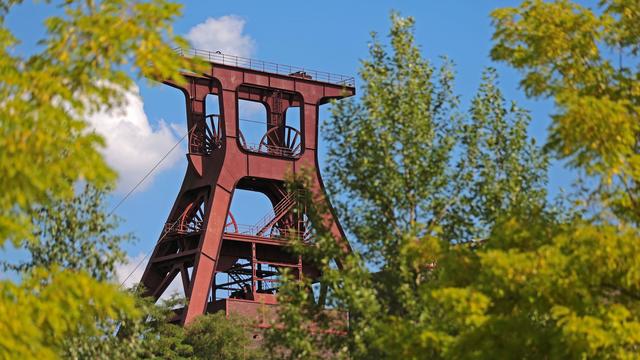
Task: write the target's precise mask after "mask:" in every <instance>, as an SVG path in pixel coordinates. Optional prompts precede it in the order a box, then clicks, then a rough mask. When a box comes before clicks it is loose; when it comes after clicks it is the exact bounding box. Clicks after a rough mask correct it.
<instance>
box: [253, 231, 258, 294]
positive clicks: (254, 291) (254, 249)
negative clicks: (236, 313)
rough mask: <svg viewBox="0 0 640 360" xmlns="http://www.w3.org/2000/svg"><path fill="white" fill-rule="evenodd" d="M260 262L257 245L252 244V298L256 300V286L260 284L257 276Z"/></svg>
mask: <svg viewBox="0 0 640 360" xmlns="http://www.w3.org/2000/svg"><path fill="white" fill-rule="evenodd" d="M257 262H258V258H257V256H256V243H253V242H252V243H251V293H252V294H251V295H252V296H251V298H252V299H255V298H256V285H257V284H258V280H257V274H256V265H257Z"/></svg>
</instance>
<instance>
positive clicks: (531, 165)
mask: <svg viewBox="0 0 640 360" xmlns="http://www.w3.org/2000/svg"><path fill="white" fill-rule="evenodd" d="M391 20H392V27H391V30H390V33H389V37H390V45H391V49H392V50H391V51H388V50H387V48H386V47H385V46H384V45H382V44H381V43H380V41H379V40H378V39H377V37H376V36H375V34H374V37H373V44H371V45H370V59H369V60H365V61H364V62H363V64H362V70H361V72H360V76H361V77H362V79H363V83H364V89H363V92H362V96H361V100H360V101H343V102H339V103H336V104H335V106H334V110H333V116H332V119H331V122H329V123H327V124H325V133H326V134H327V140H328V142H329V152H328V158H327V163H328V164H330V165H329V166H328V167H327V168H326V169H325V172H326V173H328V175H329V189H330V193H331V194H332V195H333V196H334V198H333V199H334V202H335V203H336V204H337V205H336V207H337V210H338V212H339V218H340V219H341V220H342V221H343V223H344V224H345V225H346V228H347V230H348V231H349V232H350V233H351V234H352V237H351V239H352V242H355V244H354V246H353V248H354V249H357V252H354V253H352V254H344V253H343V252H342V251H341V249H340V248H339V247H338V246H337V245H336V243H335V240H334V239H333V238H332V237H331V235H330V234H329V232H328V231H327V228H325V226H323V225H325V224H323V221H322V218H321V217H319V216H318V215H317V214H318V213H322V212H323V211H326V209H320V211H318V212H317V213H316V212H314V211H312V212H311V215H310V218H311V221H312V223H313V224H314V225H315V227H316V233H317V234H316V235H317V236H316V242H315V244H314V246H311V247H310V246H305V245H303V244H297V246H296V249H297V250H298V251H300V252H301V253H303V254H304V255H305V257H306V258H308V259H311V261H313V262H314V263H316V264H318V265H319V266H320V268H321V270H322V277H321V279H320V282H321V287H324V286H327V287H328V288H329V289H330V290H329V295H328V296H327V298H326V299H327V305H329V307H330V308H334V309H336V310H337V311H348V312H349V321H348V324H347V323H345V321H341V320H340V315H339V312H338V313H335V312H334V313H333V315H330V314H331V313H327V312H326V311H325V310H324V309H323V305H324V304H322V301H321V300H319V296H317V294H315V293H313V292H311V291H309V290H308V289H309V286H310V284H304V285H303V286H300V285H299V284H296V283H295V282H293V281H286V282H285V286H284V287H283V289H282V291H281V293H280V295H279V298H280V299H281V310H280V319H279V320H278V321H280V322H283V323H284V324H281V325H282V326H276V327H274V328H273V329H272V330H271V331H270V333H269V337H268V339H269V341H270V342H271V345H272V346H276V345H279V346H281V347H283V351H282V352H279V353H277V354H275V357H280V356H285V357H288V358H305V359H307V358H323V357H326V356H327V354H332V355H333V356H335V357H337V358H341V357H347V358H354V359H369V358H375V359H379V358H389V359H396V358H438V357H447V356H450V355H448V354H452V352H453V351H454V350H452V348H455V345H456V341H457V337H456V335H459V336H460V338H463V336H462V335H463V334H465V333H466V332H467V331H470V330H471V329H473V328H474V326H478V325H480V324H481V323H483V322H484V321H485V318H486V317H487V315H486V314H485V312H486V311H487V309H488V308H489V305H490V304H491V302H490V299H489V297H488V296H486V295H484V294H483V293H481V292H480V291H477V290H475V289H472V288H465V287H464V286H463V284H464V285H468V284H471V283H473V282H474V280H475V279H474V277H475V275H476V274H475V273H474V272H475V271H477V267H478V255H477V253H478V252H479V250H478V249H482V248H483V246H480V245H479V244H482V243H485V242H487V243H488V242H489V241H491V237H492V236H493V232H494V228H495V227H496V226H498V225H499V224H501V221H502V220H501V219H502V217H503V216H504V215H505V214H519V215H520V216H522V217H523V218H524V217H533V216H536V217H542V218H545V219H546V218H547V217H550V215H551V213H552V212H551V210H549V206H548V204H547V200H546V191H545V185H546V166H547V161H546V157H545V156H544V154H543V153H542V152H541V151H540V149H539V148H538V147H536V146H535V145H534V143H533V142H532V141H530V140H529V139H528V138H527V134H526V128H527V125H528V123H529V115H528V114H527V112H526V111H524V110H522V109H520V108H518V107H517V106H516V105H515V104H513V103H511V104H507V103H506V102H505V100H504V98H503V96H502V94H501V92H500V91H499V89H498V87H497V75H496V73H495V71H494V70H492V69H488V70H487V71H486V72H485V73H484V75H483V82H482V85H481V86H480V89H479V90H478V93H477V95H476V97H475V98H474V99H473V101H472V103H471V106H470V109H469V111H468V112H466V113H463V112H462V111H461V110H460V109H459V100H458V97H457V96H456V95H455V94H454V86H453V79H454V76H453V71H452V70H451V68H452V66H451V64H450V62H449V61H447V60H444V62H443V65H442V66H441V67H440V68H439V69H437V70H436V69H435V68H434V67H433V66H432V65H431V64H430V63H429V62H427V61H426V60H424V59H423V58H422V56H421V54H420V50H419V48H418V47H417V46H416V45H415V44H414V38H413V33H412V29H413V19H412V18H402V17H400V16H398V15H397V14H393V15H392V17H391ZM304 182H305V180H304V179H297V180H295V181H294V184H293V186H304V185H305V183H304ZM308 203H309V204H322V203H323V202H322V201H320V200H319V199H311V198H310V199H308ZM314 206H315V205H314ZM313 208H314V207H312V209H313ZM334 260H337V263H338V264H339V265H340V266H339V267H336V266H335V265H334V262H333V261H334ZM458 281H460V283H458ZM464 281H467V282H464ZM451 282H454V283H456V286H457V287H453V286H451V285H449V284H450V283H451ZM463 282H464V283H463ZM316 298H317V299H316ZM336 315H337V317H336Z"/></svg>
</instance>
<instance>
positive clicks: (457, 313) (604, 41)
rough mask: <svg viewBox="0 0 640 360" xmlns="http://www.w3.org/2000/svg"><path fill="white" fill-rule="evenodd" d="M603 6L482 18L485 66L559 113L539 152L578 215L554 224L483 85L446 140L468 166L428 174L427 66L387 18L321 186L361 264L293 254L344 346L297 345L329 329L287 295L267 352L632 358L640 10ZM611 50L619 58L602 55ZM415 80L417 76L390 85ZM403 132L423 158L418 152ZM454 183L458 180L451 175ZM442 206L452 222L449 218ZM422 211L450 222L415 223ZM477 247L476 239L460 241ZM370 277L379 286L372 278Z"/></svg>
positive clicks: (328, 252) (529, 8) (561, 216)
mask: <svg viewBox="0 0 640 360" xmlns="http://www.w3.org/2000/svg"><path fill="white" fill-rule="evenodd" d="M599 7H600V9H598V10H591V9H588V8H586V7H583V6H580V5H577V4H574V3H572V2H570V1H566V0H558V1H552V2H543V1H537V0H534V1H524V2H523V3H522V4H521V5H520V6H519V7H516V8H505V9H499V10H496V11H494V12H493V14H492V16H493V20H494V25H495V27H496V30H495V33H494V39H495V40H496V44H495V46H494V48H493V50H492V56H493V58H494V59H496V60H499V61H505V62H507V63H508V64H510V65H512V66H514V67H515V68H517V69H520V70H521V71H522V72H523V74H524V79H523V80H522V82H521V84H522V87H523V88H524V90H525V92H526V93H527V94H528V95H529V96H545V97H551V98H552V99H553V100H554V101H555V104H556V109H557V112H556V114H555V115H553V116H552V120H553V121H552V125H551V127H550V129H549V140H548V142H547V144H546V147H547V149H549V150H551V151H553V152H554V153H555V154H556V155H557V156H558V157H559V158H562V159H568V160H569V165H570V166H572V167H573V168H574V169H576V170H578V171H579V173H580V175H581V177H582V178H583V179H582V186H583V188H580V189H578V191H577V192H576V193H575V194H573V195H572V199H575V200H576V202H575V204H573V206H572V207H566V206H567V205H563V206H565V207H564V208H560V209H556V210H553V209H551V208H550V206H549V205H548V204H546V201H545V200H544V199H545V198H546V195H545V191H544V189H543V186H544V185H545V181H544V176H543V173H544V168H545V165H546V164H545V163H544V161H542V162H537V161H535V160H536V159H537V158H538V157H539V156H540V155H539V154H540V153H539V152H538V151H537V150H536V149H535V147H533V146H528V145H526V144H525V139H526V133H525V131H524V129H525V127H526V121H525V122H522V121H520V122H518V121H515V122H512V123H509V122H505V119H506V118H505V116H504V115H505V114H508V113H509V112H508V111H506V109H507V108H505V107H504V105H503V104H502V101H501V96H500V95H499V91H497V89H496V87H495V85H494V84H495V81H494V80H493V78H492V77H491V76H487V75H485V80H484V83H483V85H482V86H481V88H480V91H479V94H478V96H476V98H475V100H474V101H473V102H472V106H471V111H470V112H469V113H470V123H468V124H467V125H465V126H463V127H462V128H460V130H461V132H460V133H459V132H456V131H453V135H448V134H451V132H446V131H444V130H443V134H447V135H446V136H451V137H452V138H454V139H458V138H457V137H456V136H458V135H459V136H460V138H459V139H461V140H459V141H460V144H462V146H461V147H459V150H456V151H454V152H453V154H454V156H452V157H451V159H455V158H456V157H457V158H459V159H460V160H461V161H462V166H450V165H449V164H450V163H448V162H436V163H435V164H440V166H439V167H438V166H432V165H430V164H433V161H432V159H433V158H434V155H433V154H439V153H438V151H442V150H443V149H445V150H444V151H443V153H444V154H445V155H446V154H451V152H449V150H448V149H447V148H446V144H449V143H448V142H446V141H445V142H438V141H434V140H432V138H430V137H429V136H425V135H424V134H427V135H429V134H430V133H429V132H425V129H431V127H429V125H430V124H432V122H431V121H432V119H438V117H437V116H434V114H433V113H432V112H430V111H429V109H430V107H428V106H427V105H428V104H431V103H432V101H433V99H438V97H437V96H434V95H431V94H430V89H431V88H433V85H432V83H430V82H422V83H420V80H418V79H419V78H420V76H422V77H424V74H428V72H425V71H420V70H417V69H423V68H424V65H423V64H424V62H422V60H421V59H420V58H419V55H418V52H417V49H416V48H415V47H414V46H413V45H412V38H411V37H406V36H405V37H403V36H400V35H399V34H403V33H404V34H410V32H409V30H410V28H411V21H410V20H408V19H399V18H397V17H394V19H393V20H394V25H393V27H392V31H391V44H392V45H393V48H394V54H393V56H387V55H386V54H385V53H384V51H382V50H380V49H381V48H380V47H379V46H378V45H376V44H374V46H373V47H372V51H371V57H372V58H373V60H372V61H367V62H365V63H364V70H363V78H364V80H365V82H366V85H365V87H366V91H365V94H364V95H363V99H362V105H352V104H346V105H342V104H340V105H338V106H337V108H336V109H337V110H336V112H335V114H334V119H333V121H334V123H335V125H333V127H332V128H330V130H331V131H332V133H331V134H332V135H330V136H329V140H330V145H331V146H332V149H333V150H332V152H331V160H332V161H329V163H330V164H335V163H337V164H338V165H339V167H341V168H344V169H346V170H342V169H329V171H328V172H329V173H330V174H331V175H332V176H331V177H332V179H331V180H332V182H333V183H334V186H333V189H334V193H336V195H338V199H339V203H340V206H339V209H340V210H341V212H342V217H343V218H345V219H346V223H347V225H348V229H349V230H350V231H352V232H353V235H354V237H355V239H356V240H357V245H358V246H359V247H361V248H362V249H363V252H362V253H363V256H362V257H359V256H358V255H357V254H347V255H343V254H341V253H340V251H339V249H336V246H335V245H332V239H331V238H330V236H328V234H327V233H326V231H325V230H326V229H325V230H322V226H320V229H321V230H320V231H318V233H319V234H320V236H319V237H318V242H317V243H316V247H311V248H309V247H305V246H300V245H298V246H297V247H298V250H299V251H301V252H303V253H305V254H307V255H308V256H311V258H312V259H315V260H316V262H317V263H319V264H321V265H322V270H323V271H324V274H323V276H322V279H321V280H322V281H323V282H325V283H326V284H328V285H329V286H330V288H331V291H330V296H329V305H331V306H334V307H338V308H341V309H345V310H348V311H349V314H350V315H351V317H350V322H349V326H348V328H343V330H345V331H347V332H346V333H345V334H344V335H342V336H335V335H331V333H325V334H322V333H318V332H315V333H311V334H312V335H309V334H310V332H309V331H307V333H306V334H305V331H304V330H305V329H306V330H308V329H310V328H311V327H312V326H314V324H316V325H318V326H321V327H322V328H323V329H329V328H330V326H329V325H330V323H328V322H327V321H323V319H322V317H321V316H319V314H320V313H321V312H320V311H319V309H321V306H318V305H320V304H315V303H314V301H313V298H314V296H313V295H314V294H312V293H310V292H309V291H307V290H306V288H305V286H302V287H300V286H299V285H296V284H295V283H293V282H288V283H287V285H286V286H285V287H284V289H283V290H284V291H283V295H282V296H283V299H284V300H286V301H290V304H288V305H285V306H283V309H282V314H281V315H282V318H281V319H283V321H284V322H285V323H286V326H285V327H284V329H283V331H282V332H281V333H278V332H277V331H275V330H274V332H273V334H272V336H271V337H270V338H271V339H274V340H280V341H282V344H284V345H283V346H285V347H286V348H288V349H290V352H289V353H288V354H290V355H291V356H290V357H291V358H320V357H322V352H323V351H324V353H325V354H326V353H331V354H333V355H334V356H335V357H338V358H339V357H349V358H356V359H359V358H376V359H378V358H389V359H395V358H412V359H417V358H473V359H476V358H481V359H495V358H521V359H540V358H571V359H573V358H575V359H578V358H580V359H584V358H625V359H626V358H636V357H637V354H638V350H639V349H640V336H638V334H640V332H639V330H640V275H639V274H640V257H639V256H640V255H639V254H640V252H639V251H640V242H639V241H638V239H639V238H640V234H639V232H638V227H637V226H638V220H639V217H638V214H639V213H638V206H637V205H638V202H637V199H638V195H639V194H638V189H639V188H638V181H639V177H638V175H639V173H638V156H639V155H640V153H639V151H638V149H639V147H638V146H639V145H638V144H639V142H638V141H639V140H638V139H639V138H640V137H639V129H638V124H640V121H638V120H639V119H638V113H639V112H638V104H639V103H638V99H639V98H638V91H637V90H638V81H637V80H638V76H639V75H638V74H639V73H638V68H637V64H638V58H637V55H638V44H639V43H640V31H638V30H639V29H640V28H638V24H640V21H638V20H640V19H639V17H640V8H639V7H638V2H637V1H624V0H611V1H605V0H603V1H600V2H599ZM614 52H615V53H616V54H617V55H618V58H617V59H613V58H612V56H610V55H608V54H611V53H614ZM385 59H389V60H390V61H389V62H388V63H387V62H385V61H384V60H385ZM402 59H406V62H405V61H402ZM614 60H617V61H614ZM391 61H392V62H391ZM372 64H373V66H372ZM407 71H415V73H414V76H411V77H409V76H407V77H404V78H403V77H399V76H397V75H396V74H403V73H406V72H407ZM372 74H373V75H374V76H372ZM407 79H409V80H407ZM413 84H419V85H417V86H416V87H417V88H418V89H421V90H420V91H423V92H425V93H426V94H428V96H421V95H422V93H421V92H420V91H417V90H416V87H414V86H413ZM369 94H376V96H375V97H369ZM398 94H400V95H401V96H398ZM405 108H408V109H409V110H405ZM343 109H346V110H347V111H343ZM380 109H382V110H380ZM412 109H418V110H416V111H415V112H412ZM518 113H519V112H518V111H516V112H515V113H513V114H514V116H515V118H516V119H518V115H517V114H518ZM345 115H346V116H345ZM520 116H522V115H520ZM343 117H344V118H350V119H351V120H352V123H347V122H346V121H344V120H343ZM448 117H449V118H450V119H452V120H451V121H449V122H447V124H451V125H449V126H453V127H454V129H455V126H456V125H454V124H455V122H454V120H453V117H452V116H448ZM425 118H426V121H425ZM385 119H393V120H394V121H393V122H391V121H388V122H387V121H386V120H385ZM368 121H370V122H371V124H369V123H367V122H368ZM398 124H400V125H398ZM405 124H406V125H409V126H407V127H409V128H411V131H415V133H416V134H415V136H416V138H419V139H421V141H427V142H428V144H429V146H428V147H426V148H420V147H417V146H412V143H411V141H412V140H411V137H412V136H414V135H413V134H412V133H411V132H410V131H409V130H403V129H404V127H403V125H405ZM435 124H437V122H435ZM406 125H405V126H406ZM432 128H433V129H447V127H446V126H441V127H437V126H433V127H432ZM503 134H511V138H510V139H511V140H510V141H504V140H502V139H501V138H502V137H503ZM446 136H445V135H442V136H440V137H439V138H438V137H435V139H446V138H447V137H446ZM477 141H480V144H481V145H478V143H477ZM378 144H381V145H384V146H377V145H378ZM397 144H402V145H401V146H398V145H397ZM405 144H408V146H407V145H405ZM454 144H455V141H454ZM343 145H344V146H345V147H344V148H343ZM346 146H349V147H352V148H353V149H347V148H346ZM454 148H455V147H454ZM343 154H344V157H342V156H343ZM405 154H410V156H406V155H405ZM445 157H446V156H442V158H445ZM435 158H436V159H438V158H437V157H435ZM403 159H408V160H409V162H408V163H407V162H405V163H403V162H402V160H403ZM429 166H432V167H429ZM422 169H428V170H431V171H422ZM451 170H453V171H452V172H453V173H454V174H455V175H456V176H453V177H449V176H448V175H447V174H448V173H449V171H451ZM406 174H412V175H411V176H404V175H406ZM427 174H428V175H429V176H426V175H427ZM443 178H444V180H443ZM436 181H440V183H438V186H434V188H435V189H436V192H435V194H440V192H442V191H445V190H443V189H453V190H449V193H448V196H446V195H444V194H443V195H441V196H436V195H434V193H433V191H432V190H430V189H429V188H428V186H429V185H430V184H432V183H435V182H436ZM416 184H417V185H416ZM589 185H593V186H589ZM340 188H344V191H342V192H336V190H337V189H340ZM412 194H420V196H415V197H414V196H413V195H412ZM414 198H415V199H419V201H411V199H414ZM442 199H445V200H442ZM449 199H450V200H449ZM313 200H314V202H315V203H321V202H320V200H319V199H313ZM420 201H422V202H423V203H424V204H425V205H422V204H423V203H421V202H420ZM447 201H451V202H452V204H451V206H450V207H448V206H445V205H442V204H443V203H444V204H447ZM416 204H418V205H416ZM407 205H410V206H407ZM424 209H428V210H430V209H445V211H440V212H439V211H433V210H431V212H425V213H424V214H426V215H427V216H425V217H424V219H423V218H422V216H421V215H420V214H421V211H424ZM449 209H451V212H448V211H446V210H449ZM323 211H326V209H320V210H319V213H322V212H323ZM354 214H355V215H354ZM433 214H437V215H440V214H442V215H441V216H434V215H433ZM412 219H415V223H416V225H413V223H412V221H411V220H412ZM314 224H316V226H318V224H320V225H322V224H323V223H322V221H321V218H320V217H317V216H316V220H315V222H314ZM474 238H478V239H482V240H483V241H482V242H480V243H477V242H476V243H474V242H469V241H468V240H469V239H474ZM465 240H467V242H465ZM323 254H324V255H323ZM329 256H331V257H333V258H337V259H338V263H339V264H340V265H341V268H340V269H339V270H338V269H336V268H335V267H332V266H330V264H331V262H330V259H331V257H329ZM372 263H373V264H375V265H376V266H377V267H378V268H379V269H380V271H379V272H375V273H372V271H371V270H370V268H371V264H372ZM389 264H391V265H392V266H389ZM302 319H311V321H305V320H302ZM312 322H313V323H312ZM289 329H291V330H289ZM284 353H285V354H287V352H284Z"/></svg>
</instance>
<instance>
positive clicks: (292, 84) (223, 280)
mask: <svg viewBox="0 0 640 360" xmlns="http://www.w3.org/2000/svg"><path fill="white" fill-rule="evenodd" d="M176 51H177V52H178V54H179V55H181V56H188V57H199V58H204V59H205V60H207V61H208V62H209V64H210V66H209V67H208V71H207V72H206V73H191V72H184V73H183V76H184V77H185V80H186V81H185V82H184V83H182V84H177V83H174V82H170V81H164V83H165V84H167V85H169V86H172V87H174V88H177V89H179V90H181V91H182V92H183V93H184V95H185V98H186V107H187V109H186V110H187V127H188V136H189V143H188V154H187V159H188V163H189V164H188V167H187V171H186V174H185V177H184V180H183V183H182V187H181V189H180V192H179V194H178V196H177V198H176V201H175V203H174V205H173V208H172V209H171V212H170V214H169V217H168V219H167V221H166V223H165V225H164V228H163V231H162V234H161V236H160V239H159V240H158V242H157V243H156V246H155V248H154V250H153V253H152V255H151V257H150V259H149V262H148V264H147V266H146V269H145V271H144V274H143V276H142V283H143V285H144V286H145V288H146V289H147V295H149V296H153V297H155V298H158V297H160V296H161V295H162V294H163V292H165V290H166V289H167V287H168V286H169V285H170V284H171V282H172V281H173V280H174V279H175V278H176V277H178V276H179V277H180V279H181V281H182V285H183V288H184V293H185V296H186V297H187V299H188V305H187V306H186V307H185V308H184V309H182V310H181V311H180V312H179V314H178V318H177V321H179V322H181V323H183V324H185V323H189V322H190V321H192V320H193V319H194V318H195V317H196V316H198V315H201V314H204V313H207V312H214V311H226V312H227V313H230V312H238V313H241V314H244V315H247V316H252V317H258V316H264V313H265V312H264V311H261V310H260V309H264V308H265V307H266V308H269V309H273V306H277V305H276V304H277V297H276V295H277V291H278V276H279V274H280V273H281V271H282V269H284V268H289V269H292V270H293V271H294V274H295V273H297V274H298V276H300V277H301V276H307V277H311V278H317V277H318V276H319V273H318V270H317V269H316V268H314V266H313V265H311V264H310V263H307V262H305V261H304V260H305V259H302V258H301V257H299V256H294V255H292V253H291V252H290V251H288V249H287V242H288V239H290V236H299V237H302V238H307V237H309V236H310V233H311V231H310V224H309V222H308V221H307V218H306V216H305V214H304V207H302V206H301V205H300V203H299V202H298V201H297V200H298V195H299V194H295V193H288V192H287V189H286V186H285V182H284V181H285V177H286V176H287V175H288V174H290V173H293V174H295V173H298V172H300V171H302V170H303V169H308V170H311V171H309V173H310V174H312V179H311V180H312V181H311V184H312V189H310V191H313V192H316V193H317V194H324V186H323V183H322V179H321V178H320V171H319V168H318V151H317V149H318V110H319V107H320V105H322V104H325V103H327V102H328V101H330V100H331V99H340V98H344V97H347V96H352V95H354V94H355V87H354V78H353V77H348V76H342V75H335V74H329V73H325V72H317V71H310V70H305V69H302V68H294V67H291V66H287V65H279V64H274V63H268V62H263V61H256V60H253V59H247V58H241V57H237V56H230V55H225V54H221V53H220V52H209V51H201V50H189V51H186V52H185V51H183V50H180V49H177V50H176ZM209 94H213V95H215V96H217V97H218V100H219V109H207V108H206V106H205V104H206V102H205V97H206V96H207V95H209ZM240 100H244V101H253V102H258V103H261V104H263V105H264V106H265V108H266V113H267V119H266V122H265V125H266V126H265V127H264V135H263V136H262V138H261V139H260V141H259V143H257V144H251V143H248V142H247V141H246V140H245V136H243V133H242V131H241V128H240V118H239V116H238V112H239V110H238V109H239V101H240ZM291 107H298V108H299V112H300V121H299V126H298V128H296V127H294V126H292V125H290V124H288V122H287V118H286V112H287V109H288V108H291ZM236 189H243V190H251V191H257V192H260V193H263V194H264V195H266V196H267V197H268V199H269V200H270V202H271V204H272V206H273V211H272V212H270V213H269V214H267V215H266V216H265V217H264V218H263V219H261V220H260V221H259V222H258V223H257V224H252V225H250V226H246V225H241V224H237V223H236V221H235V219H234V217H233V215H232V214H231V213H230V212H229V208H230V204H231V200H232V197H233V194H234V191H235V190H236ZM329 208H330V207H329ZM324 215H325V217H326V218H331V220H332V221H331V222H330V223H331V224H332V225H331V232H332V234H333V235H334V236H335V237H336V240H337V241H342V242H343V244H345V246H346V247H348V244H347V242H346V239H345V236H344V233H343V231H342V229H341V228H340V225H339V223H338V221H337V219H335V218H333V214H332V213H329V214H324ZM307 240H308V239H307ZM259 314H262V315H259Z"/></svg>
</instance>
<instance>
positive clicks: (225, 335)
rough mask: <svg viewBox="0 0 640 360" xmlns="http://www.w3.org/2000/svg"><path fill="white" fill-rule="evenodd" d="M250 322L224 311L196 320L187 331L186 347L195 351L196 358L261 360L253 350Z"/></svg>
mask: <svg viewBox="0 0 640 360" xmlns="http://www.w3.org/2000/svg"><path fill="white" fill-rule="evenodd" d="M250 326H252V325H251V324H250V323H249V322H248V320H247V319H245V318H242V317H240V316H237V315H233V314H232V315H230V316H229V317H227V316H226V314H225V313H224V312H222V311H220V312H217V313H213V314H207V315H203V316H200V317H198V318H196V320H195V321H194V322H193V323H191V324H189V325H188V326H187V327H186V329H185V343H186V344H189V345H191V346H192V347H193V352H194V355H195V358H197V359H210V360H217V359H220V360H224V359H258V358H260V357H259V354H258V350H257V349H254V348H253V347H252V346H251V343H250V342H251V338H250V336H249V327H250Z"/></svg>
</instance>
